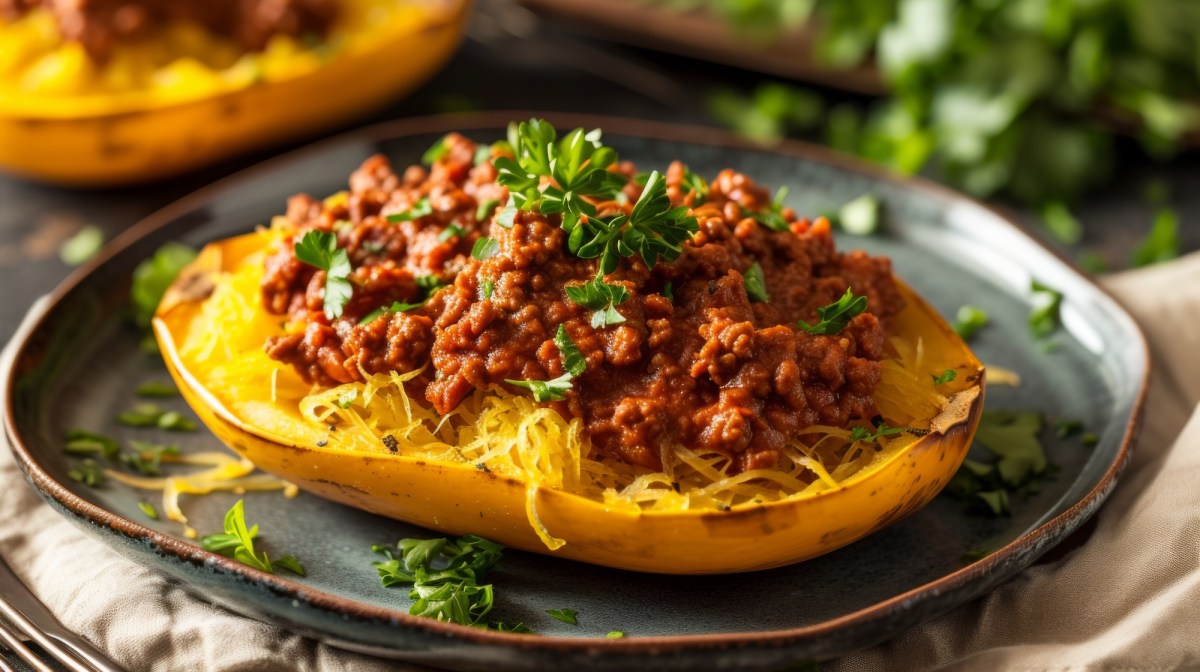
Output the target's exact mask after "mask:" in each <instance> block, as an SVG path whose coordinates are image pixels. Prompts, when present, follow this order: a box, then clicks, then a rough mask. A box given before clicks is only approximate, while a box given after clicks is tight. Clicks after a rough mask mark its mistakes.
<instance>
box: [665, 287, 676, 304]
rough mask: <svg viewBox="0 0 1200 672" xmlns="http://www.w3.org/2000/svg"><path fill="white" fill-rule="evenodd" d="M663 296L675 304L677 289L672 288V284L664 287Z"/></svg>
mask: <svg viewBox="0 0 1200 672" xmlns="http://www.w3.org/2000/svg"><path fill="white" fill-rule="evenodd" d="M662 295H663V296H665V297H667V300H668V301H670V302H671V303H675V289H674V288H673V287H672V286H671V283H670V282H668V283H667V284H665V285H663V288H662Z"/></svg>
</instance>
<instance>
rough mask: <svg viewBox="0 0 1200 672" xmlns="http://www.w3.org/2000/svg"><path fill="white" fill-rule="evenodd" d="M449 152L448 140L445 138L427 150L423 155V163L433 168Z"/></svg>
mask: <svg viewBox="0 0 1200 672" xmlns="http://www.w3.org/2000/svg"><path fill="white" fill-rule="evenodd" d="M449 150H450V148H449V147H448V146H446V138H444V137H443V138H441V139H439V140H438V141H437V142H435V143H433V144H432V145H430V146H429V149H427V150H425V153H424V154H422V155H421V163H423V164H425V165H427V166H432V165H433V164H435V163H437V162H438V160H439V159H441V158H442V157H443V156H445V155H446V152H447V151H449Z"/></svg>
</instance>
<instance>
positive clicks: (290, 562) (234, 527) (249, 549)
mask: <svg viewBox="0 0 1200 672" xmlns="http://www.w3.org/2000/svg"><path fill="white" fill-rule="evenodd" d="M224 527H225V531H224V532H220V533H217V534H210V535H207V536H205V537H203V538H201V539H200V545H201V546H202V547H203V548H204V550H206V551H211V552H213V553H220V554H221V555H224V556H226V557H230V558H233V559H234V560H237V561H238V562H240V563H242V564H243V565H246V566H249V567H253V568H255V569H257V570H260V571H264V572H267V573H268V574H274V573H275V568H276V567H281V568H283V569H286V570H288V571H289V572H291V573H293V574H296V575H298V576H304V575H305V570H304V566H303V565H301V564H300V563H299V562H298V561H297V560H296V558H294V557H292V556H290V555H285V556H283V557H281V558H279V559H278V560H276V561H275V562H271V559H270V558H269V557H268V556H267V552H266V551H262V552H261V553H259V552H258V551H256V550H255V548H254V540H255V538H257V537H258V525H253V526H249V527H247V525H246V508H245V503H244V502H243V500H240V499H239V500H238V501H237V503H236V504H234V505H233V507H232V508H230V509H229V511H228V513H226V514H225V526H224Z"/></svg>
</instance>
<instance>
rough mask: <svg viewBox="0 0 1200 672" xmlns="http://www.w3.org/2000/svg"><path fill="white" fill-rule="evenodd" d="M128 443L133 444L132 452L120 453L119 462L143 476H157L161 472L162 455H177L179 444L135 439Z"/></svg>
mask: <svg viewBox="0 0 1200 672" xmlns="http://www.w3.org/2000/svg"><path fill="white" fill-rule="evenodd" d="M129 443H130V445H131V446H133V452H131V453H121V455H120V460H121V464H124V465H125V466H126V467H128V468H129V469H130V470H131V471H136V472H138V473H140V474H142V475H144V476H158V475H159V473H160V472H161V468H162V462H163V457H164V456H170V457H177V456H178V455H179V446H172V445H166V444H160V443H150V442H148V441H136V440H135V441H130V442H129Z"/></svg>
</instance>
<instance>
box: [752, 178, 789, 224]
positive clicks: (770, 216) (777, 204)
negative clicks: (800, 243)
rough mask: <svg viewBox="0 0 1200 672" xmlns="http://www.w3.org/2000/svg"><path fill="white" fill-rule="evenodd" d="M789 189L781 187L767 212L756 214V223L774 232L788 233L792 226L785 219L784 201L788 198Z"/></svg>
mask: <svg viewBox="0 0 1200 672" xmlns="http://www.w3.org/2000/svg"><path fill="white" fill-rule="evenodd" d="M787 195H788V188H787V187H780V188H779V191H776V192H775V198H772V199H771V204H770V205H769V206H767V209H766V210H763V211H762V212H756V213H754V215H753V217H754V221H756V222H758V223H759V224H762V225H763V226H765V227H767V228H768V229H770V230H772V231H788V230H789V227H790V225H789V224H788V221H787V220H786V219H784V218H783V199H785V198H787Z"/></svg>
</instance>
